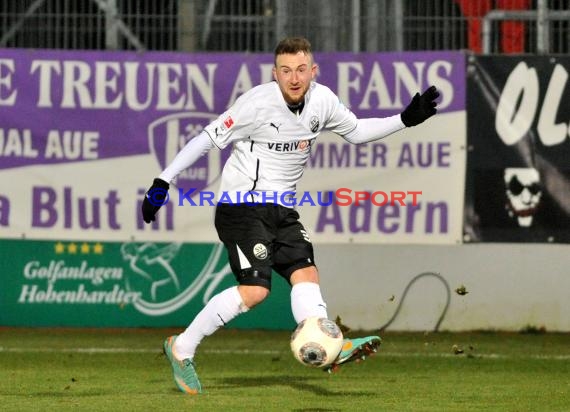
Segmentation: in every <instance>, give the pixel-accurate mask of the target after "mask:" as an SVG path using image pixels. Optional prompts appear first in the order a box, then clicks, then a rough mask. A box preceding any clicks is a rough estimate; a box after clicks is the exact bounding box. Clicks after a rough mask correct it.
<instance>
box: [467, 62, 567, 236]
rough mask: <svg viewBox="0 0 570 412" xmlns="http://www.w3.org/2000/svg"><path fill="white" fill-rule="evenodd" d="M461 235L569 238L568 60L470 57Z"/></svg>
mask: <svg viewBox="0 0 570 412" xmlns="http://www.w3.org/2000/svg"><path fill="white" fill-rule="evenodd" d="M468 73H469V74H468V82H467V83H468V85H467V94H468V97H469V100H468V101H469V103H468V111H467V112H468V119H467V127H468V147H469V151H468V157H467V165H468V166H467V187H466V199H465V204H466V213H465V240H466V241H474V242H534V243H538V242H545V243H547V242H558V243H568V242H570V160H569V159H570V125H569V123H570V93H569V92H570V84H569V83H568V75H569V73H570V57H567V56H540V57H538V56H535V57H532V56H493V57H473V58H472V60H470V64H469V68H468Z"/></svg>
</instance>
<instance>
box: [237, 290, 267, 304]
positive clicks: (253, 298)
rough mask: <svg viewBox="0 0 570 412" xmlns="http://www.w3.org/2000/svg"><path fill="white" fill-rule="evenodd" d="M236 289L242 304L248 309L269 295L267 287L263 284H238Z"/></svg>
mask: <svg viewBox="0 0 570 412" xmlns="http://www.w3.org/2000/svg"><path fill="white" fill-rule="evenodd" d="M238 290H239V293H240V295H241V299H242V301H243V303H244V305H245V306H247V307H248V308H250V309H251V308H252V307H254V306H255V305H258V304H260V303H261V302H263V301H264V300H265V298H266V297H267V296H269V289H267V288H266V287H264V286H255V285H239V286H238Z"/></svg>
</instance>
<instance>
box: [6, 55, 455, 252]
mask: <svg viewBox="0 0 570 412" xmlns="http://www.w3.org/2000/svg"><path fill="white" fill-rule="evenodd" d="M315 59H316V62H317V63H318V64H319V66H320V69H319V75H318V78H317V81H318V82H320V83H322V84H325V85H327V86H328V87H330V88H331V89H332V90H333V91H334V92H335V93H337V94H338V95H339V97H340V99H341V100H342V101H343V102H344V103H345V104H347V105H348V106H350V107H351V109H352V110H353V111H354V112H355V113H356V114H357V115H358V116H360V117H382V116H388V115H393V114H398V113H400V112H401V111H402V110H403V109H404V108H405V106H406V105H407V104H408V103H409V101H410V100H411V97H412V96H413V95H414V94H415V93H416V92H417V91H423V90H425V89H426V88H427V87H428V86H429V85H431V84H434V85H436V86H437V87H438V88H439V90H440V92H441V97H440V103H439V113H438V115H437V116H436V117H434V118H432V119H430V120H428V121H427V122H426V123H425V124H423V125H421V126H417V127H415V128H410V129H407V130H405V131H403V132H400V133H398V134H395V135H392V136H389V137H388V138H385V139H383V140H381V141H378V142H374V143H371V144H367V145H359V146H355V145H351V144H349V143H347V142H346V141H344V140H343V139H342V138H340V137H339V136H332V135H326V136H322V137H321V138H319V139H318V142H317V144H316V145H315V146H314V147H313V149H312V150H313V152H312V158H311V160H310V164H309V166H308V169H307V171H306V174H305V176H304V177H303V180H302V185H303V186H302V187H300V188H299V191H300V196H301V197H302V195H303V194H304V193H305V192H309V193H310V195H307V196H308V198H307V197H306V198H305V201H303V202H301V201H300V200H302V199H300V198H299V199H298V200H299V202H298V203H299V209H300V210H301V216H302V220H303V223H304V224H305V226H306V227H307V231H308V232H309V234H310V236H311V238H312V240H313V241H314V242H333V243H335V242H341V243H342V242H373V243H430V244H432V243H448V244H449V243H456V242H458V241H460V240H461V236H462V212H463V190H464V183H463V175H464V171H465V151H464V147H465V139H466V137H465V81H464V73H465V63H464V55H463V54H461V53H455V52H432V53H406V54H402V53H375V54H352V53H327V54H317V55H316V56H315ZM272 67H273V55H271V54H235V53H234V54H231V53H230V54H216V53H208V54H205V53H204V54H182V53H163V52H156V53H151V52H149V53H131V52H92V51H47V50H42V51H32V50H13V49H5V50H2V54H1V56H0V179H1V181H2V190H1V191H0V236H1V237H3V238H21V237H22V236H25V237H26V238H27V239H51V240H60V239H67V240H85V239H92V240H99V241H125V240H136V241H143V242H144V241H152V242H171V241H175V242H217V241H218V239H217V235H216V233H215V231H214V230H213V225H212V215H213V209H214V204H215V199H216V197H217V193H216V191H217V187H218V183H219V176H220V173H221V169H222V167H223V164H224V161H225V160H226V159H227V157H228V156H229V153H230V150H231V148H228V149H226V150H224V151H219V150H217V149H213V150H211V151H210V152H209V153H208V154H207V155H205V156H204V157H203V158H201V159H200V160H199V161H198V162H197V163H196V164H195V165H193V166H192V167H191V168H189V169H188V170H186V171H184V172H183V173H182V174H181V175H180V176H179V177H178V180H177V181H176V182H175V185H174V186H173V187H172V189H171V193H170V195H171V198H170V201H169V203H168V204H167V205H166V206H164V207H163V209H162V210H161V211H160V212H159V215H158V219H157V221H156V222H155V223H154V224H153V225H152V226H147V225H145V224H144V223H143V221H142V218H141V216H140V212H139V211H140V205H141V199H142V198H143V195H144V193H145V191H146V190H147V189H148V187H149V186H150V184H151V182H152V179H153V178H154V177H156V176H157V175H158V174H159V173H160V172H161V171H162V170H163V168H164V167H165V166H166V165H167V164H168V163H169V162H170V161H171V160H172V158H173V157H174V155H175V154H176V153H177V152H178V150H179V149H181V148H182V147H183V146H184V145H185V144H186V143H187V141H188V140H189V139H191V138H192V137H194V136H196V135H197V134H198V133H199V132H200V131H201V130H202V129H203V127H204V126H205V125H207V124H208V123H209V122H210V121H211V120H212V119H214V118H215V117H216V116H217V115H218V114H220V113H222V112H223V111H224V110H226V109H227V108H228V107H229V106H230V105H231V104H232V103H233V102H234V101H235V100H236V98H237V97H238V96H239V95H241V94H242V93H243V92H245V91H246V90H248V89H250V88H251V87H253V86H255V85H257V84H260V83H264V82H268V81H271V80H272V73H271V70H272ZM191 188H192V189H195V192H193V193H198V192H211V193H213V197H210V198H206V199H205V200H204V199H203V198H200V199H198V197H197V196H196V197H193V196H194V195H192V196H190V197H189V198H191V199H192V201H189V198H186V197H184V196H181V194H182V195H183V194H185V193H187V192H188V190H189V189H191ZM178 189H183V190H182V191H181V192H180V191H178ZM331 192H332V193H334V194H335V196H336V198H335V199H336V200H338V202H334V203H333V204H331V205H321V204H320V203H319V202H318V199H319V197H318V196H321V199H327V197H326V196H328V195H329V194H330V193H331ZM357 192H360V193H363V192H366V193H369V194H370V197H373V198H374V202H372V201H367V202H360V203H358V202H356V201H355V200H356V196H357ZM401 194H404V195H405V198H404V199H400V196H401ZM372 195H374V196H372ZM394 196H396V198H394ZM309 198H310V199H309ZM398 199H400V200H398ZM321 203H322V202H321ZM325 203H326V202H325Z"/></svg>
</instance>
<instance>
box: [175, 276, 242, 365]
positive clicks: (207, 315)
mask: <svg viewBox="0 0 570 412" xmlns="http://www.w3.org/2000/svg"><path fill="white" fill-rule="evenodd" d="M247 311H248V308H247V307H246V306H245V305H244V303H243V301H242V299H241V295H240V294H239V291H238V288H237V286H233V287H231V288H228V289H226V290H224V291H222V292H220V293H218V294H217V295H215V296H213V297H212V298H211V299H210V300H209V301H208V303H207V304H206V306H204V308H203V309H202V310H201V311H200V313H198V315H196V317H195V318H194V320H193V321H192V323H190V325H189V326H188V327H187V328H186V330H185V331H184V332H183V333H181V334H180V335H178V337H177V338H176V341H175V343H174V351H175V353H176V357H177V358H178V359H180V360H182V359H187V358H190V359H193V358H194V354H195V353H196V348H197V347H198V345H199V344H200V342H201V341H202V339H204V338H205V337H206V336H210V335H211V334H212V333H214V332H215V331H217V330H218V329H219V328H221V327H222V326H224V325H225V324H227V323H228V322H229V321H231V320H232V319H233V318H235V317H236V316H238V315H239V314H241V313H244V312H247Z"/></svg>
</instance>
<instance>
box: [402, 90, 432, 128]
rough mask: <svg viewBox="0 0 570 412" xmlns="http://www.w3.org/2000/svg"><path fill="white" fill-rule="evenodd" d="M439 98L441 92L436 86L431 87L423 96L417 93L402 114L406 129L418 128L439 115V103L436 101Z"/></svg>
mask: <svg viewBox="0 0 570 412" xmlns="http://www.w3.org/2000/svg"><path fill="white" fill-rule="evenodd" d="M438 97H439V92H438V91H437V89H436V88H435V86H431V87H430V88H429V89H427V90H426V91H425V92H424V93H423V94H422V95H421V96H420V94H419V93H416V95H415V96H414V98H413V99H412V101H411V102H410V104H409V105H408V107H406V108H405V109H404V111H403V112H402V114H401V118H402V123H404V124H405V125H406V127H412V126H416V125H418V124H420V123H422V122H423V121H425V120H427V119H429V118H430V117H431V116H433V115H434V114H436V113H437V109H436V108H435V107H436V106H437V103H436V102H435V101H434V100H435V99H437V98H438Z"/></svg>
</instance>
